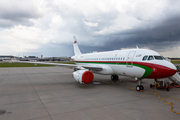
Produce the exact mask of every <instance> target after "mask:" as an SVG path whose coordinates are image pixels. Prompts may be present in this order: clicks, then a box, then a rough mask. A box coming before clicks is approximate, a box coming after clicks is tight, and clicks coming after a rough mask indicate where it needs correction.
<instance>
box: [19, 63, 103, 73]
mask: <svg viewBox="0 0 180 120" xmlns="http://www.w3.org/2000/svg"><path fill="white" fill-rule="evenodd" d="M16 62H18V63H32V64H44V65H56V66H61V67H68V68H76V67H83V68H85V69H90V70H94V71H101V70H102V69H103V68H102V67H101V66H95V65H74V64H60V63H50V62H31V61H16Z"/></svg>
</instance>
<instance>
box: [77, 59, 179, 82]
mask: <svg viewBox="0 0 180 120" xmlns="http://www.w3.org/2000/svg"><path fill="white" fill-rule="evenodd" d="M75 62H86V63H88V62H90V63H125V64H126V63H132V62H126V61H123V62H119V61H75ZM133 64H138V65H143V66H146V67H149V68H151V69H152V70H153V72H152V73H151V74H150V75H149V76H148V77H146V78H155V79H158V78H166V77H170V76H172V75H174V74H175V73H176V70H174V69H172V68H169V67H166V66H163V65H159V64H153V63H146V62H135V61H133Z"/></svg>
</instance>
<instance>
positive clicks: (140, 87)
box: [136, 79, 144, 91]
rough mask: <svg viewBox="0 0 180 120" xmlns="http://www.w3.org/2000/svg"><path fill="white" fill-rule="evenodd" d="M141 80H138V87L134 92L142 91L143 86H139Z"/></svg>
mask: <svg viewBox="0 0 180 120" xmlns="http://www.w3.org/2000/svg"><path fill="white" fill-rule="evenodd" d="M141 81H142V79H138V85H137V86H136V91H143V90H144V86H142V85H141Z"/></svg>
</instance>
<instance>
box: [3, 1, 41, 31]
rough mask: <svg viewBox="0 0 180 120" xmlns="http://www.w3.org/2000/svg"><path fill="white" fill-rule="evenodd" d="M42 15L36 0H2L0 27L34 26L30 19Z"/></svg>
mask: <svg viewBox="0 0 180 120" xmlns="http://www.w3.org/2000/svg"><path fill="white" fill-rule="evenodd" d="M41 16H42V15H41V13H40V11H39V10H38V8H37V6H36V2H35V0H31V1H24V0H18V1H13V0H1V1H0V27H3V28H5V27H13V26H14V25H25V26H32V25H33V24H32V22H31V21H30V19H37V18H40V17H41Z"/></svg>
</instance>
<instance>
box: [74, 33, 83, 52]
mask: <svg viewBox="0 0 180 120" xmlns="http://www.w3.org/2000/svg"><path fill="white" fill-rule="evenodd" d="M73 38H74V44H73V46H74V54H75V55H80V54H82V53H81V51H80V50H79V47H78V44H77V40H76V37H75V36H74V37H73Z"/></svg>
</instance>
